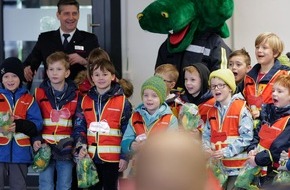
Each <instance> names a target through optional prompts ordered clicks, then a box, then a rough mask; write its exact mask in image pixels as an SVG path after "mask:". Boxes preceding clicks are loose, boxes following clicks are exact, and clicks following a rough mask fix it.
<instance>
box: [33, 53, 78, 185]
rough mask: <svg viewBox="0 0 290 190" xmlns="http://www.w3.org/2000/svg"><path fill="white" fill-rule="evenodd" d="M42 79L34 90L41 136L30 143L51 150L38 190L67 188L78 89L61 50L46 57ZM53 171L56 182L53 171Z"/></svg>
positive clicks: (70, 166)
mask: <svg viewBox="0 0 290 190" xmlns="http://www.w3.org/2000/svg"><path fill="white" fill-rule="evenodd" d="M46 62H47V70H46V74H47V76H48V79H45V80H44V81H43V82H42V83H41V84H40V87H39V88H36V89H35V98H36V100H37V102H38V104H39V106H40V109H41V114H42V117H43V120H44V121H43V130H42V134H41V136H39V138H38V139H37V140H36V141H35V142H34V144H33V148H34V150H35V151H37V150H38V149H39V148H40V147H41V144H42V143H46V144H48V145H49V146H50V147H51V149H52V157H51V159H50V163H49V165H48V167H47V168H46V169H45V170H44V171H42V172H40V174H39V189H54V188H56V189H70V188H71V184H72V172H73V171H72V168H73V165H74V163H73V161H72V153H71V152H72V145H73V139H72V138H70V136H71V134H72V130H73V127H72V119H73V116H74V114H75V111H76V107H77V102H78V101H79V100H78V99H79V95H78V89H77V87H76V85H75V84H74V83H73V81H71V80H66V79H67V77H68V76H69V74H70V70H69V66H70V64H69V57H68V56H67V55H66V54H65V53H63V52H55V53H53V54H51V55H50V56H48V57H47V60H46ZM55 170H56V174H57V178H56V185H55V183H54V174H55Z"/></svg>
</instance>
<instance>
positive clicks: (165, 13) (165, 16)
mask: <svg viewBox="0 0 290 190" xmlns="http://www.w3.org/2000/svg"><path fill="white" fill-rule="evenodd" d="M161 15H162V16H163V17H164V18H168V17H169V15H168V13H167V12H161Z"/></svg>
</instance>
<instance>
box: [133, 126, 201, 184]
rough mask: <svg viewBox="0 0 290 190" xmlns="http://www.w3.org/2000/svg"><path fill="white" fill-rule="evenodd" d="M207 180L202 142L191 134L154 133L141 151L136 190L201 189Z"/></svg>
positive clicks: (137, 167)
mask: <svg viewBox="0 0 290 190" xmlns="http://www.w3.org/2000/svg"><path fill="white" fill-rule="evenodd" d="M205 180H206V163H205V158H204V153H203V152H202V148H201V144H200V142H198V141H197V140H196V139H194V138H192V136H191V135H190V134H188V133H183V132H176V131H168V132H163V133H158V134H153V135H151V136H150V137H149V138H148V139H147V141H146V143H145V144H144V146H143V147H142V149H141V151H140V153H139V154H138V159H137V162H136V189H137V190H202V189H204V187H205Z"/></svg>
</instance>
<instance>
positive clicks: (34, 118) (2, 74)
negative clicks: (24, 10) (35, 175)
mask: <svg viewBox="0 0 290 190" xmlns="http://www.w3.org/2000/svg"><path fill="white" fill-rule="evenodd" d="M23 80H24V72H23V64H22V63H21V61H20V60H19V59H18V58H16V57H10V58H7V59H5V60H4V61H3V62H2V64H1V66H0V82H1V85H2V88H0V113H1V118H0V119H1V126H0V152H1V154H0V189H4V182H5V178H6V177H7V175H8V181H9V183H8V185H9V187H10V189H26V177H27V172H28V165H29V164H31V163H32V159H33V158H32V152H31V142H30V141H31V140H30V138H31V137H34V136H36V135H37V134H38V132H40V131H41V129H42V117H41V113H40V109H39V107H38V105H37V103H36V101H35V100H34V98H33V96H31V95H30V94H28V92H27V90H26V88H24V87H23V86H22V81H23ZM4 116H5V117H4ZM9 116H10V117H11V118H9ZM4 125H6V126H4Z"/></svg>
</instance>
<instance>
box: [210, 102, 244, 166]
mask: <svg viewBox="0 0 290 190" xmlns="http://www.w3.org/2000/svg"><path fill="white" fill-rule="evenodd" d="M245 106H246V102H245V101H243V100H234V101H233V102H232V104H231V105H230V107H229V108H228V110H227V112H226V113H225V116H224V117H225V118H224V120H223V121H221V120H220V116H219V113H218V110H217V108H215V107H213V108H211V109H210V110H209V111H208V121H209V123H210V126H211V134H214V133H225V134H226V139H225V141H223V142H221V141H218V142H215V143H214V141H215V139H213V138H214V137H213V136H214V135H211V143H214V145H215V147H216V149H217V150H219V149H221V148H224V147H227V146H228V144H231V143H232V142H233V141H234V140H235V139H237V138H238V137H239V136H240V134H239V130H238V127H239V123H240V118H241V111H242V109H243V108H244V107H245ZM246 160H247V153H246V152H242V153H239V154H238V155H236V156H234V157H232V158H225V159H222V162H223V165H224V167H225V168H228V169H230V168H242V167H243V165H244V163H245V161H246Z"/></svg>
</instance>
